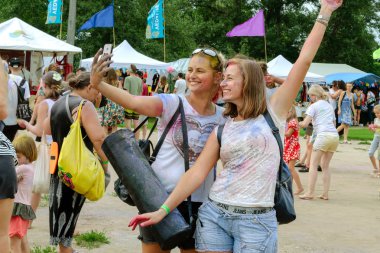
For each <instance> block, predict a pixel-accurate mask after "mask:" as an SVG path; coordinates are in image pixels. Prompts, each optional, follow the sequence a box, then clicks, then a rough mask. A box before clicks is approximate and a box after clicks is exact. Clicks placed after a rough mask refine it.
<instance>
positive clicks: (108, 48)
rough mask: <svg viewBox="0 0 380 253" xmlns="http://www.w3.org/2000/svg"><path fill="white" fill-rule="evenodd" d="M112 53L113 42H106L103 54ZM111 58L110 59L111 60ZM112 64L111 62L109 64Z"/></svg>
mask: <svg viewBox="0 0 380 253" xmlns="http://www.w3.org/2000/svg"><path fill="white" fill-rule="evenodd" d="M111 53H112V44H105V45H104V47H103V56H105V55H110V54H111ZM110 60H111V59H108V61H110ZM107 66H108V67H109V66H110V65H109V64H108V65H107ZM104 76H107V73H105V74H104Z"/></svg>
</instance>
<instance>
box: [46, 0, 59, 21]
mask: <svg viewBox="0 0 380 253" xmlns="http://www.w3.org/2000/svg"><path fill="white" fill-rule="evenodd" d="M61 23H62V0H49V5H48V15H47V20H46V24H61Z"/></svg>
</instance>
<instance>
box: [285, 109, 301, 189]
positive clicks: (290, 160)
mask: <svg viewBox="0 0 380 253" xmlns="http://www.w3.org/2000/svg"><path fill="white" fill-rule="evenodd" d="M286 122H287V127H286V132H285V146H284V161H285V162H286V163H287V164H288V166H289V169H290V172H291V173H292V177H293V179H294V182H295V183H296V185H297V191H296V192H294V195H299V194H300V193H302V192H303V187H302V183H301V180H300V177H299V175H298V173H297V171H296V169H295V163H296V161H297V160H298V159H299V157H300V143H299V142H298V131H299V127H298V120H297V113H296V109H295V107H294V106H292V107H291V108H290V110H289V111H288V116H287V119H286Z"/></svg>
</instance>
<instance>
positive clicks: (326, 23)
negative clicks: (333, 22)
mask: <svg viewBox="0 0 380 253" xmlns="http://www.w3.org/2000/svg"><path fill="white" fill-rule="evenodd" d="M316 21H317V22H318V23H320V24H322V25H324V26H326V27H327V25H328V24H329V23H328V22H327V21H325V20H324V19H317V20H316Z"/></svg>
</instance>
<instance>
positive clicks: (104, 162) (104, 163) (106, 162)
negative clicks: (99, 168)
mask: <svg viewBox="0 0 380 253" xmlns="http://www.w3.org/2000/svg"><path fill="white" fill-rule="evenodd" d="M100 163H101V164H103V165H106V164H108V160H105V161H100Z"/></svg>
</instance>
